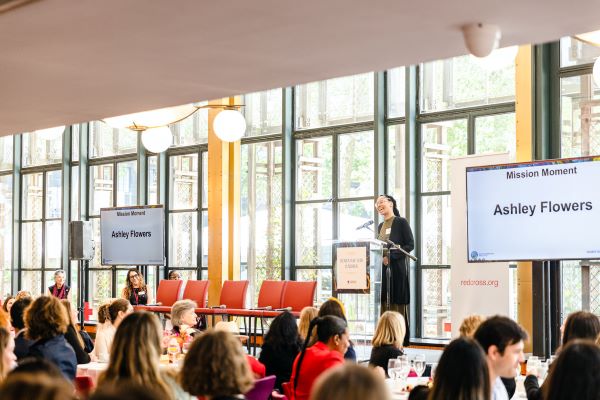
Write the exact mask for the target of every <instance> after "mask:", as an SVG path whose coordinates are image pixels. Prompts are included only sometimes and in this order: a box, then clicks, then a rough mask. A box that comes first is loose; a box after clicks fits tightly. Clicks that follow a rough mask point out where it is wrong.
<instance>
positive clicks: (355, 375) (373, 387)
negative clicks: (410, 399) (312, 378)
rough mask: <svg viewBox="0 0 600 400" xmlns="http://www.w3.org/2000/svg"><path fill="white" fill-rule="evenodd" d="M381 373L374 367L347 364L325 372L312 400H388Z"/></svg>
mask: <svg viewBox="0 0 600 400" xmlns="http://www.w3.org/2000/svg"><path fill="white" fill-rule="evenodd" d="M389 398H390V396H389V392H388V390H387V388H386V386H385V381H384V380H383V378H382V377H381V375H379V374H377V373H376V372H375V371H374V370H373V369H370V368H365V367H363V366H360V365H356V364H345V365H343V366H341V367H336V368H332V369H330V370H329V371H327V372H324V373H323V374H322V375H321V376H320V377H319V379H317V381H316V382H315V386H314V388H313V390H312V392H311V395H310V400H388V399H389Z"/></svg>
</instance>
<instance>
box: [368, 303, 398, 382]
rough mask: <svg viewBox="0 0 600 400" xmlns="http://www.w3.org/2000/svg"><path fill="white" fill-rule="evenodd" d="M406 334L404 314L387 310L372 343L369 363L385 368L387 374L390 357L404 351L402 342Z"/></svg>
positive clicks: (380, 319)
mask: <svg viewBox="0 0 600 400" xmlns="http://www.w3.org/2000/svg"><path fill="white" fill-rule="evenodd" d="M404 335H406V324H405V322H404V317H403V316H402V314H400V313H399V312H396V311H386V312H384V313H383V314H381V317H380V318H379V321H377V327H376V328H375V334H374V335H373V340H372V341H371V344H372V345H373V348H372V349H371V357H370V359H369V365H371V366H377V367H381V368H383V369H384V371H385V373H386V375H387V364H388V360H389V359H390V358H396V357H398V356H400V355H402V354H404V352H403V351H402V343H404Z"/></svg>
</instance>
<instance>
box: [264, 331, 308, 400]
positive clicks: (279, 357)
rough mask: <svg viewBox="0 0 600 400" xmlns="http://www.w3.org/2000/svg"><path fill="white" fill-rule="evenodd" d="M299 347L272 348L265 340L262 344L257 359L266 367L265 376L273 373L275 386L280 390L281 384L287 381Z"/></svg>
mask: <svg viewBox="0 0 600 400" xmlns="http://www.w3.org/2000/svg"><path fill="white" fill-rule="evenodd" d="M298 353H299V349H295V348H294V347H293V346H290V347H289V348H288V349H286V350H282V349H274V348H273V347H271V346H270V344H269V343H268V342H267V343H265V344H263V346H262V349H261V351H260V357H259V358H258V361H260V362H261V363H263V364H264V365H265V368H266V376H269V375H275V376H276V379H275V388H276V389H280V390H281V384H282V383H284V382H289V381H290V377H291V376H292V366H293V365H294V360H295V359H296V356H297V355H298Z"/></svg>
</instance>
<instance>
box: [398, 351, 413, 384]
mask: <svg viewBox="0 0 600 400" xmlns="http://www.w3.org/2000/svg"><path fill="white" fill-rule="evenodd" d="M398 362H399V363H400V365H399V366H398V365H397V366H396V368H398V370H397V371H396V373H397V374H398V377H399V378H400V379H401V380H402V381H406V378H408V374H410V361H409V360H408V356H398Z"/></svg>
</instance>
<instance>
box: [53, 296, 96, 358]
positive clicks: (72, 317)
mask: <svg viewBox="0 0 600 400" xmlns="http://www.w3.org/2000/svg"><path fill="white" fill-rule="evenodd" d="M60 302H61V304H62V305H63V307H64V308H65V311H66V312H67V320H68V326H67V332H66V333H65V339H67V343H69V344H70V345H71V347H72V348H73V350H75V356H76V357H77V364H87V363H89V362H90V361H91V359H90V356H89V354H88V353H86V352H85V350H84V347H85V343H84V342H83V338H82V337H81V335H80V334H79V329H77V326H76V325H75V321H76V320H77V314H75V312H74V311H75V310H74V309H73V307H71V303H70V302H69V300H66V299H65V300H61V301H60Z"/></svg>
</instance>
